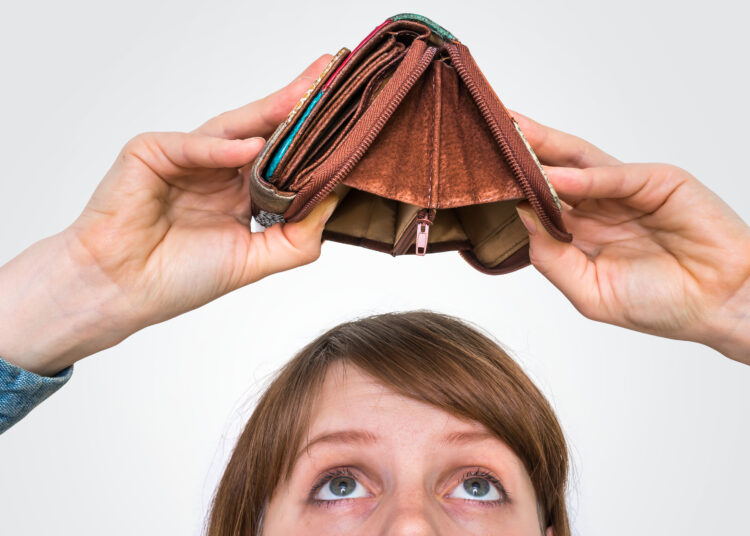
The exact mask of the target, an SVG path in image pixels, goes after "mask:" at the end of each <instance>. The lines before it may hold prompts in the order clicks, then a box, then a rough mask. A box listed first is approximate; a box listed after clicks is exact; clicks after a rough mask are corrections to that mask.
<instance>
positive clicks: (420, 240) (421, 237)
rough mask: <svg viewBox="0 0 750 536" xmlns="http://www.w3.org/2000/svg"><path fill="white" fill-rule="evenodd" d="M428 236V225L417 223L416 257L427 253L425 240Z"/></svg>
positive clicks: (423, 222)
mask: <svg viewBox="0 0 750 536" xmlns="http://www.w3.org/2000/svg"><path fill="white" fill-rule="evenodd" d="M429 234H430V223H429V222H427V221H418V222H417V255H424V254H425V253H427V240H428V238H429Z"/></svg>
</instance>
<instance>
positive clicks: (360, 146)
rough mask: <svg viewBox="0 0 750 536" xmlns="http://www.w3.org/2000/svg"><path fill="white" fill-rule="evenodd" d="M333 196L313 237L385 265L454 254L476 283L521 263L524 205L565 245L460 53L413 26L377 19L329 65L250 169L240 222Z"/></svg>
mask: <svg viewBox="0 0 750 536" xmlns="http://www.w3.org/2000/svg"><path fill="white" fill-rule="evenodd" d="M334 189H336V190H337V192H338V193H339V194H340V196H341V198H342V199H341V201H340V202H339V204H338V206H337V207H336V210H335V211H334V213H333V215H332V216H331V217H330V219H329V220H328V222H327V223H326V226H325V230H324V231H323V238H324V239H327V240H333V241H338V242H343V243H347V244H353V245H358V246H364V247H367V248H371V249H375V250H378V251H383V252H387V253H390V254H392V255H402V254H407V253H414V254H417V255H424V254H425V253H428V252H429V253H435V252H441V251H450V250H458V251H459V253H460V254H461V256H462V257H463V258H464V259H465V260H466V261H468V262H469V263H470V264H471V265H472V266H474V267H475V268H477V269H478V270H480V271H482V272H484V273H489V274H502V273H507V272H511V271H514V270H517V269H519V268H522V267H524V266H527V265H528V264H530V261H529V254H528V233H527V231H526V229H525V227H524V226H523V224H522V223H521V222H520V221H519V219H518V215H517V213H516V210H515V206H516V204H517V203H518V202H519V201H521V200H523V199H527V200H528V201H529V203H530V204H531V206H532V207H533V209H534V211H535V212H536V214H537V215H538V216H539V219H540V221H541V222H542V224H543V225H544V227H545V228H546V229H547V230H548V231H549V233H550V234H551V235H552V236H553V237H554V238H556V239H558V240H560V241H565V242H570V241H571V240H572V235H571V234H570V233H568V232H567V231H566V229H565V226H564V224H563V221H562V207H561V205H560V201H559V200H558V198H557V195H556V193H555V191H554V189H553V187H552V185H551V184H550V183H549V181H548V180H547V177H546V175H545V174H544V170H543V169H542V167H541V165H540V163H539V161H538V159H537V158H536V156H535V155H534V152H533V151H532V149H531V147H530V146H529V144H528V143H527V142H526V139H525V138H524V136H523V133H522V132H521V130H520V128H519V127H518V124H517V123H516V121H515V120H514V119H513V118H512V117H511V115H510V114H509V113H508V111H507V110H506V108H505V107H504V106H503V104H502V103H501V102H500V99H499V98H498V97H497V95H496V94H495V93H494V91H493V90H492V88H491V87H490V85H489V83H488V82H487V80H486V79H485V78H484V76H483V75H482V72H481V71H480V70H479V67H477V65H476V63H475V62H474V60H473V58H472V57H471V54H470V53H469V49H468V48H467V47H466V46H465V45H464V44H462V43H461V42H460V41H458V39H456V38H455V37H454V36H453V35H452V34H451V33H449V32H448V31H447V30H445V29H444V28H442V27H440V26H438V25H437V24H435V23H434V22H432V21H430V20H429V19H427V18H425V17H423V16H420V15H414V14H401V15H396V16H393V17H390V18H389V19H387V20H386V21H385V22H383V23H382V24H380V25H379V26H378V27H377V28H375V29H374V30H373V31H372V32H371V33H370V34H369V35H368V36H367V37H366V38H365V39H364V40H363V41H362V42H361V43H360V44H359V45H358V46H357V47H356V48H355V49H354V50H353V51H351V52H350V51H349V50H348V49H346V48H342V49H341V50H340V51H339V52H338V53H337V54H336V55H335V56H334V58H333V59H332V60H331V62H330V63H329V65H328V66H327V67H326V68H325V69H324V70H323V72H322V73H321V74H320V76H319V77H318V79H317V80H316V81H315V82H314V83H313V85H312V87H311V88H310V89H309V90H308V91H307V93H306V94H305V95H304V96H303V97H302V99H301V100H300V101H299V102H298V103H297V105H296V106H295V107H294V109H293V110H292V111H291V112H290V114H289V116H288V117H287V119H286V120H285V121H284V122H283V123H282V124H281V125H279V127H278V128H277V130H276V132H274V134H273V136H271V138H270V139H269V140H268V143H267V144H266V146H265V148H264V149H263V152H262V153H261V154H260V156H259V157H258V158H257V159H256V161H255V163H254V165H253V169H252V172H251V177H250V197H251V210H252V214H253V216H254V217H255V219H256V221H258V222H259V223H260V224H262V225H264V226H266V227H268V226H270V225H273V224H274V223H277V222H285V221H286V222H294V221H299V220H300V219H302V218H304V217H305V216H306V215H307V214H309V212H310V211H311V210H312V209H313V208H314V207H315V206H316V204H317V203H319V202H320V201H321V200H322V199H324V198H325V197H326V196H327V195H328V194H329V193H330V192H331V191H333V190H334Z"/></svg>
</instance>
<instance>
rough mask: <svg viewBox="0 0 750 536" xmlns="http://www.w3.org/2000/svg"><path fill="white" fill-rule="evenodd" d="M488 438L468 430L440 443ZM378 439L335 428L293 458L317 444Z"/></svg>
mask: <svg viewBox="0 0 750 536" xmlns="http://www.w3.org/2000/svg"><path fill="white" fill-rule="evenodd" d="M488 439H496V436H495V435H494V434H492V433H490V432H488V431H485V430H477V431H468V432H452V433H450V434H448V435H446V436H444V437H443V438H442V439H441V440H440V442H441V443H453V444H456V443H472V442H475V441H486V440H488ZM378 440H379V438H378V436H376V435H375V434H373V433H372V432H369V431H367V430H356V429H353V430H337V431H335V432H327V433H324V434H321V435H319V436H316V437H315V439H312V440H310V441H308V443H307V444H306V445H305V446H304V447H302V448H301V449H300V450H299V452H297V455H296V456H295V460H296V459H297V458H299V457H300V456H301V455H302V453H303V452H306V451H309V450H310V448H311V447H313V446H315V445H319V444H325V443H328V444H331V443H338V444H342V443H343V444H349V445H351V444H366V443H377V442H378Z"/></svg>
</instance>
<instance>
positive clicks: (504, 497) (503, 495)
mask: <svg viewBox="0 0 750 536" xmlns="http://www.w3.org/2000/svg"><path fill="white" fill-rule="evenodd" d="M477 477H479V478H484V479H485V480H487V481H488V482H490V483H491V484H492V485H494V486H495V487H496V488H497V491H498V492H500V498H499V499H497V500H495V501H472V500H471V499H463V500H465V501H469V502H471V503H472V504H474V503H477V505H478V506H483V507H490V506H498V505H501V504H506V503H507V504H510V502H511V500H510V495H509V494H508V492H507V491H505V488H504V487H503V485H502V484H501V483H500V479H499V478H497V477H496V476H495V475H493V474H492V473H490V472H489V471H487V470H485V469H482V468H481V467H477V468H476V469H474V470H473V471H468V472H466V473H464V475H463V476H462V477H461V480H460V482H465V481H467V480H469V479H470V478H477ZM460 482H459V483H460Z"/></svg>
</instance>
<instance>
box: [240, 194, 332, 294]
mask: <svg viewBox="0 0 750 536" xmlns="http://www.w3.org/2000/svg"><path fill="white" fill-rule="evenodd" d="M339 200H340V198H339V196H338V194H336V193H332V194H330V195H329V196H328V197H326V198H325V199H324V200H323V201H321V202H320V203H319V204H318V205H317V206H316V207H315V209H313V210H312V211H311V212H310V214H308V215H307V216H306V217H305V218H304V219H303V220H301V221H299V222H295V223H283V224H282V223H277V224H276V225H273V226H271V227H269V228H268V229H266V230H265V231H264V232H261V233H253V234H252V238H251V247H250V251H249V254H248V260H247V267H248V269H247V270H246V277H245V281H244V283H245V284H247V283H252V282H253V281H257V280H258V279H261V278H263V277H265V276H267V275H270V274H273V273H276V272H281V271H284V270H289V269H290V268H295V267H297V266H302V265H303V264H308V263H310V262H312V261H314V260H315V259H317V258H318V257H319V256H320V245H321V235H322V234H323V227H324V226H325V223H326V221H328V218H330V217H331V214H333V211H334V210H335V208H336V205H337V204H338V202H339Z"/></svg>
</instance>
